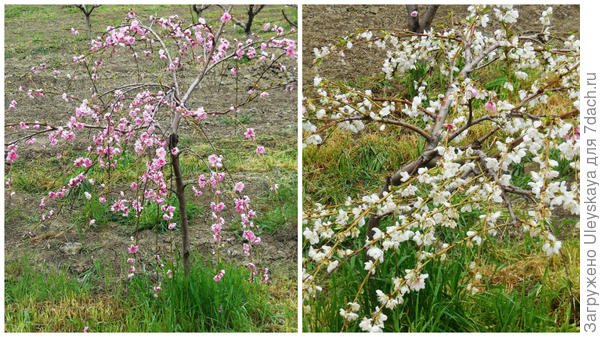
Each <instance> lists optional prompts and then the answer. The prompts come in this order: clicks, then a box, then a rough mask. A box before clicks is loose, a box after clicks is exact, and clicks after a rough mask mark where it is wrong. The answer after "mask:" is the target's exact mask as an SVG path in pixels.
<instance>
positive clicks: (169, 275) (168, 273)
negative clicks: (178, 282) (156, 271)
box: [167, 269, 173, 278]
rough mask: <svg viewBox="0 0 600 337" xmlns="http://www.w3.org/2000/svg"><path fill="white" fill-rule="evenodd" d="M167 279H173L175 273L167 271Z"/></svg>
mask: <svg viewBox="0 0 600 337" xmlns="http://www.w3.org/2000/svg"><path fill="white" fill-rule="evenodd" d="M167 277H168V278H173V271H172V270H171V269H169V270H167Z"/></svg>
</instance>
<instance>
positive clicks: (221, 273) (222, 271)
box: [213, 269, 225, 282]
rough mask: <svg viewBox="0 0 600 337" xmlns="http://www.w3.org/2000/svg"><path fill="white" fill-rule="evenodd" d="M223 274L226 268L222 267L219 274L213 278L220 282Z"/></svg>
mask: <svg viewBox="0 0 600 337" xmlns="http://www.w3.org/2000/svg"><path fill="white" fill-rule="evenodd" d="M223 276H225V270H223V269H221V270H220V271H219V273H218V274H217V275H215V277H213V280H215V281H216V282H219V281H221V279H222V278H223Z"/></svg>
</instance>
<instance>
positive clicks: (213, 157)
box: [208, 154, 223, 168]
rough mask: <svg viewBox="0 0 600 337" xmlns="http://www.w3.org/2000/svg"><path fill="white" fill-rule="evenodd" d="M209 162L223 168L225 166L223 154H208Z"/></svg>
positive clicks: (213, 165)
mask: <svg viewBox="0 0 600 337" xmlns="http://www.w3.org/2000/svg"><path fill="white" fill-rule="evenodd" d="M208 163H209V164H210V166H212V167H216V168H221V167H223V156H217V155H216V154H211V155H210V156H208Z"/></svg>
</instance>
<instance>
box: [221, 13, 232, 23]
mask: <svg viewBox="0 0 600 337" xmlns="http://www.w3.org/2000/svg"><path fill="white" fill-rule="evenodd" d="M229 20H231V14H229V12H225V13H223V16H221V22H223V23H227V22H229Z"/></svg>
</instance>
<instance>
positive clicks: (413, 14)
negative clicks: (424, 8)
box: [410, 11, 419, 18]
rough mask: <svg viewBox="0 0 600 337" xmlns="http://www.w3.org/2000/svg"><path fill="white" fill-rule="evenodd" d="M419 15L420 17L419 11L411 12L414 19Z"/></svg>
mask: <svg viewBox="0 0 600 337" xmlns="http://www.w3.org/2000/svg"><path fill="white" fill-rule="evenodd" d="M418 15H419V12H418V11H412V12H410V16H411V17H413V18H416V17H417V16H418Z"/></svg>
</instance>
